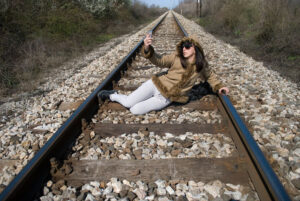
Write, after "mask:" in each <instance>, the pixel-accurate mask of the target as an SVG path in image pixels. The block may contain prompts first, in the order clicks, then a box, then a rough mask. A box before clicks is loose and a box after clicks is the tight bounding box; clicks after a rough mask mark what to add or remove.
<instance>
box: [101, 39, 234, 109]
mask: <svg viewBox="0 0 300 201" xmlns="http://www.w3.org/2000/svg"><path fill="white" fill-rule="evenodd" d="M151 44H152V37H151V36H150V34H147V36H146V38H145V39H144V45H143V47H142V49H141V53H142V55H143V56H144V57H145V58H147V59H149V60H150V61H151V63H153V64H154V65H157V66H159V67H168V68H169V70H168V73H167V74H165V75H161V76H153V77H152V78H151V79H150V80H148V81H146V82H145V83H143V84H142V85H141V86H140V87H139V88H138V89H136V90H135V91H133V92H132V93H131V94H130V95H128V96H127V95H123V94H118V93H116V92H115V91H106V90H103V91H101V92H100V93H99V94H98V98H99V99H101V100H102V101H103V100H105V99H106V98H109V99H110V100H111V101H116V102H118V103H120V104H122V105H123V106H124V107H126V108H130V111H131V113H133V114H145V113H148V112H150V111H153V110H161V109H163V108H164V107H166V106H168V105H169V104H170V103H171V102H179V103H186V102H188V99H189V97H188V95H187V94H188V92H189V91H190V90H191V88H192V87H193V85H194V84H195V82H196V80H197V78H198V77H200V78H201V79H202V80H205V81H207V82H208V83H209V84H210V85H211V87H212V89H213V91H214V92H219V93H221V91H223V92H225V94H227V93H228V92H229V90H228V88H227V87H223V86H222V85H221V83H220V81H219V80H217V78H216V75H215V74H214V73H213V72H212V71H211V69H210V68H209V66H208V63H207V61H206V59H205V56H204V53H203V50H202V47H201V45H200V44H199V42H198V41H197V39H196V38H195V37H184V38H183V39H182V40H181V41H180V42H179V43H178V44H177V46H176V51H175V52H174V53H172V54H170V55H165V56H160V55H158V54H156V53H155V51H154V49H153V47H152V46H151Z"/></svg>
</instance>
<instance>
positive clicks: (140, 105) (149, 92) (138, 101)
mask: <svg viewBox="0 0 300 201" xmlns="http://www.w3.org/2000/svg"><path fill="white" fill-rule="evenodd" d="M109 98H110V100H111V101H116V102H118V103H120V104H121V105H123V106H124V107H127V108H130V112H131V113H132V114H145V113H147V112H150V111H152V110H160V109H162V108H164V107H166V106H168V105H169V104H170V103H171V101H170V100H169V99H167V98H165V97H163V96H162V95H161V94H160V92H159V91H158V90H157V88H156V87H155V85H154V84H153V82H152V80H151V79H150V80H148V81H147V82H145V83H143V84H142V85H141V86H140V87H139V88H137V89H136V90H135V91H133V92H132V93H131V94H129V95H128V96H126V95H123V94H117V93H114V94H111V95H110V96H109Z"/></svg>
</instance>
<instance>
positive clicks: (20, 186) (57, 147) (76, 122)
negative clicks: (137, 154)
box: [0, 13, 168, 201]
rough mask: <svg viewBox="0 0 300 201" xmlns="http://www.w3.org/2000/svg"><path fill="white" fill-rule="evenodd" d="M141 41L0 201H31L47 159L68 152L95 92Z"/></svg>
mask: <svg viewBox="0 0 300 201" xmlns="http://www.w3.org/2000/svg"><path fill="white" fill-rule="evenodd" d="M167 14H168V13H166V14H165V15H164V16H163V17H162V19H161V20H160V21H159V22H158V23H157V24H156V25H155V26H154V27H153V28H152V29H151V31H152V32H154V31H155V29H156V28H157V27H158V26H159V25H160V24H161V22H162V21H163V20H164V19H165V17H166V16H167ZM143 43H144V38H143V39H142V40H141V41H140V42H139V43H138V44H137V45H136V46H135V47H134V48H133V49H132V50H131V52H130V53H129V54H128V55H127V56H126V57H125V58H124V59H123V60H122V61H121V63H120V64H119V65H118V66H117V67H116V68H115V69H114V70H113V71H112V72H111V73H110V74H109V75H108V76H107V78H106V79H105V80H104V81H103V82H102V83H101V84H100V85H99V86H98V87H97V88H96V89H95V90H94V91H93V92H92V93H91V94H90V95H89V97H88V98H87V99H86V100H85V101H84V102H83V103H82V104H81V105H80V106H79V107H78V108H77V109H76V111H75V112H74V113H73V114H72V115H71V116H70V117H69V118H68V119H67V121H66V122H65V123H64V124H63V125H62V126H61V127H60V128H59V129H58V130H57V131H56V132H55V133H54V134H53V136H52V137H51V138H50V139H49V140H48V141H47V142H46V144H45V145H44V146H43V147H42V148H41V149H40V150H39V151H38V152H37V153H36V154H35V156H34V157H33V158H32V159H31V160H30V161H29V162H28V163H27V165H26V166H25V167H24V168H23V169H22V170H21V171H20V173H19V174H18V175H17V176H16V177H15V178H14V179H13V180H12V181H11V182H10V183H9V185H8V186H7V187H6V188H5V189H4V190H3V192H2V193H1V194H0V201H8V200H24V201H25V200H28V201H29V200H33V199H34V198H35V197H36V196H37V194H38V193H39V192H41V188H42V186H43V184H44V183H45V182H46V181H47V178H48V179H49V178H50V162H49V160H50V158H52V157H55V158H57V159H63V158H64V157H65V156H66V154H67V153H68V149H70V148H71V146H72V144H73V143H74V141H75V139H76V138H77V136H79V135H80V133H81V132H82V131H81V127H82V126H81V121H82V119H85V120H86V121H87V122H90V120H91V118H92V117H93V115H94V114H96V112H97V111H98V109H99V104H98V99H97V94H98V93H99V91H100V90H103V89H112V87H113V82H116V81H118V80H119V79H120V78H121V75H122V73H123V72H124V71H126V70H127V64H129V63H131V62H132V59H133V58H135V56H136V54H137V53H138V51H139V50H140V48H141V47H142V45H143Z"/></svg>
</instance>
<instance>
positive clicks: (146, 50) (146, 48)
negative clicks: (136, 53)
mask: <svg viewBox="0 0 300 201" xmlns="http://www.w3.org/2000/svg"><path fill="white" fill-rule="evenodd" d="M144 52H145V53H148V52H149V45H148V46H145V48H144Z"/></svg>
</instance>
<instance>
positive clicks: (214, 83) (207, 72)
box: [202, 67, 223, 92]
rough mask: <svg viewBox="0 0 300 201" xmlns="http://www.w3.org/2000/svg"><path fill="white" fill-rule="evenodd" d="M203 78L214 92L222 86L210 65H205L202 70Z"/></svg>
mask: <svg viewBox="0 0 300 201" xmlns="http://www.w3.org/2000/svg"><path fill="white" fill-rule="evenodd" d="M202 73H203V76H204V78H205V80H206V81H207V82H208V83H209V84H210V86H211V87H212V90H213V91H214V92H218V90H219V89H221V88H222V87H223V85H222V83H221V82H220V81H219V80H218V79H217V76H216V74H215V73H214V72H213V71H212V70H211V68H210V67H206V68H204V69H203V71H202Z"/></svg>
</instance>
